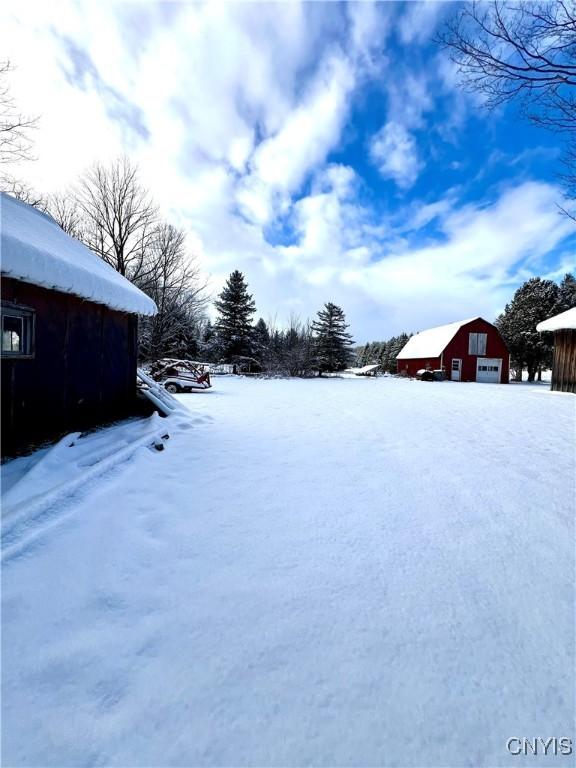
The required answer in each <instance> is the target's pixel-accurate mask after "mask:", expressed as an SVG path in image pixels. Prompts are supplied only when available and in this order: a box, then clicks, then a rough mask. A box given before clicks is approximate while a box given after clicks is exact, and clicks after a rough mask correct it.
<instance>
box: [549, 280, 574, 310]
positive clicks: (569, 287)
mask: <svg viewBox="0 0 576 768" xmlns="http://www.w3.org/2000/svg"><path fill="white" fill-rule="evenodd" d="M572 307H576V278H575V277H574V275H571V274H570V273H568V274H566V275H564V277H563V278H562V282H561V283H560V285H559V287H558V300H557V301H556V306H555V307H554V314H555V315H559V314H560V312H566V310H567V309H572Z"/></svg>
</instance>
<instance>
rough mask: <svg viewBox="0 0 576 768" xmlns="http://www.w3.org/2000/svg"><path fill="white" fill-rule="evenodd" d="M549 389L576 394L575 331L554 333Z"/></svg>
mask: <svg viewBox="0 0 576 768" xmlns="http://www.w3.org/2000/svg"><path fill="white" fill-rule="evenodd" d="M551 389H553V390H556V391H557V392H574V393H576V330H574V329H572V328H564V329H562V330H559V331H555V332H554V361H553V363H552V385H551Z"/></svg>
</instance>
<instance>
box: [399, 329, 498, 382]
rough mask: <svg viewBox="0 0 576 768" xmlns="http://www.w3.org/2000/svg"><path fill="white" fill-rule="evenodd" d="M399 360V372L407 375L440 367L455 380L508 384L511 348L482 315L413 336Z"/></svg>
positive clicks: (448, 376)
mask: <svg viewBox="0 0 576 768" xmlns="http://www.w3.org/2000/svg"><path fill="white" fill-rule="evenodd" d="M396 360H397V371H398V373H400V374H404V375H406V376H416V374H417V372H418V371H419V370H422V369H429V370H440V369H441V370H442V371H444V374H445V376H446V378H448V379H451V380H452V381H477V382H483V383H492V384H507V383H508V380H509V377H510V355H509V353H508V348H507V347H506V344H505V342H504V340H503V338H502V336H500V333H499V332H498V329H497V328H496V326H494V325H492V323H489V322H488V321H487V320H484V319H483V318H481V317H473V318H470V319H468V320H460V321H458V322H456V323H449V324H448V325H440V326H437V327H436V328H429V329H428V330H426V331H421V332H420V333H417V334H415V335H414V336H411V337H410V339H409V340H408V342H407V343H406V344H405V346H404V347H403V349H402V350H401V352H400V354H399V355H398V356H397V357H396Z"/></svg>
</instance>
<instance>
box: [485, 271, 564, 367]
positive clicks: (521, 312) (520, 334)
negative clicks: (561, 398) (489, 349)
mask: <svg viewBox="0 0 576 768" xmlns="http://www.w3.org/2000/svg"><path fill="white" fill-rule="evenodd" d="M558 294H559V288H558V286H557V285H556V283H554V282H552V280H542V279H541V278H539V277H533V278H531V279H530V280H528V281H527V282H525V283H524V285H521V286H520V288H518V290H517V291H516V293H515V294H514V298H513V299H512V301H511V302H510V304H507V305H506V309H505V310H504V312H503V313H502V314H501V315H500V316H499V317H498V318H497V320H496V323H495V325H496V327H497V328H498V330H499V331H500V333H501V334H502V337H503V338H504V341H505V342H506V344H507V345H508V349H509V351H510V356H511V358H512V363H513V365H514V367H515V368H516V378H517V379H520V380H521V378H522V369H523V368H527V369H528V381H534V379H535V377H536V373H537V372H540V371H541V369H542V368H549V367H550V366H551V365H552V343H553V338H552V334H551V333H539V332H538V331H537V330H536V326H537V325H538V323H540V322H541V321H542V320H546V319H547V318H548V317H551V316H552V315H554V314H555V307H556V306H557V301H558Z"/></svg>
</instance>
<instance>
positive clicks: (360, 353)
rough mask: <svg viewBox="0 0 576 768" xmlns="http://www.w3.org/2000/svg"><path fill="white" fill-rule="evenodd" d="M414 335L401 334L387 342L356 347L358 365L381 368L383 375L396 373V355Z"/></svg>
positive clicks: (376, 342)
mask: <svg viewBox="0 0 576 768" xmlns="http://www.w3.org/2000/svg"><path fill="white" fill-rule="evenodd" d="M411 335H412V334H408V333H401V334H400V336H392V338H390V339H388V340H387V341H371V342H370V343H369V344H365V345H364V346H363V347H356V365H357V366H358V367H362V366H363V365H374V364H376V363H377V364H378V365H379V366H380V371H381V373H396V355H397V354H398V353H399V352H400V350H401V349H402V347H403V346H404V345H405V344H406V342H407V341H408V339H409V338H410V336H411Z"/></svg>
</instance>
